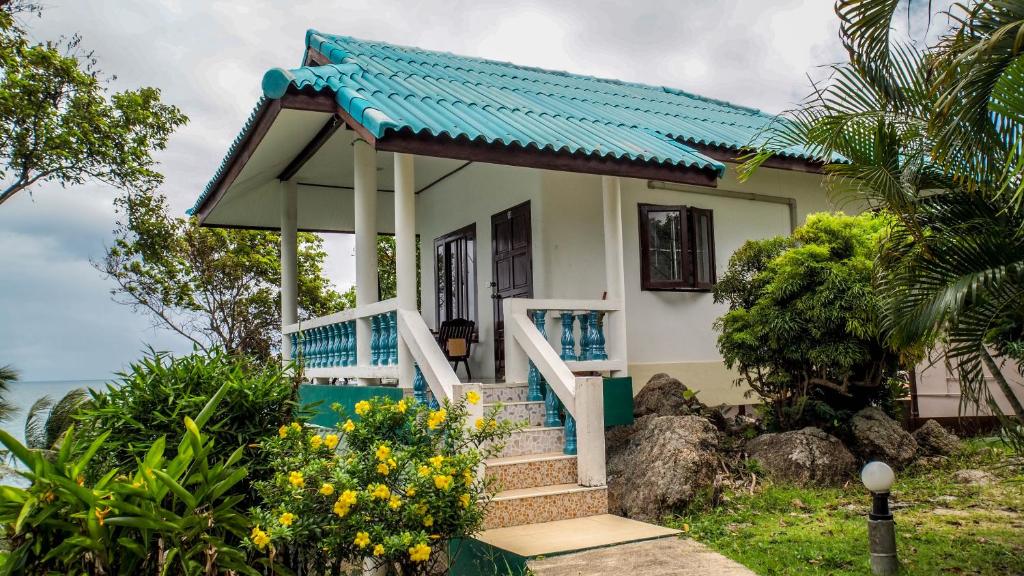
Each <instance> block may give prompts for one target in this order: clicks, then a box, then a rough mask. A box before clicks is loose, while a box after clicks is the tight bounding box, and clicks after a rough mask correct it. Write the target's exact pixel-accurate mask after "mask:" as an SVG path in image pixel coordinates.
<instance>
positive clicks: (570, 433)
mask: <svg viewBox="0 0 1024 576" xmlns="http://www.w3.org/2000/svg"><path fill="white" fill-rule="evenodd" d="M562 452H564V453H565V454H569V455H574V454H576V419H575V418H573V417H572V414H569V413H568V412H566V414H565V449H564V450H562Z"/></svg>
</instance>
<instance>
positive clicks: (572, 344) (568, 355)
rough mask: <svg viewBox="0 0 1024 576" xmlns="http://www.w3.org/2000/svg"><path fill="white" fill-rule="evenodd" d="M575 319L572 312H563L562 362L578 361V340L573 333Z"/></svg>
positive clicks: (561, 317)
mask: <svg viewBox="0 0 1024 576" xmlns="http://www.w3.org/2000/svg"><path fill="white" fill-rule="evenodd" d="M574 318H575V317H574V316H573V314H572V311H571V310H565V311H563V312H562V315H561V316H560V319H561V321H562V354H561V357H562V360H567V361H570V362H571V361H573V360H576V358H577V356H576V338H575V336H573V333H572V323H573V319H574Z"/></svg>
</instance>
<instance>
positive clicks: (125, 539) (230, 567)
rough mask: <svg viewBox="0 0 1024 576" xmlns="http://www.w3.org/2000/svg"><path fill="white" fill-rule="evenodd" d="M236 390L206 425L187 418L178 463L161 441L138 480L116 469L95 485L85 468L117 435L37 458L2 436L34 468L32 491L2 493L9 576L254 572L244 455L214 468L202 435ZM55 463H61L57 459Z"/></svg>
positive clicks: (4, 567) (2, 557)
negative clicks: (243, 545) (244, 504)
mask: <svg viewBox="0 0 1024 576" xmlns="http://www.w3.org/2000/svg"><path fill="white" fill-rule="evenodd" d="M225 392H226V387H225V388H222V390H221V392H220V393H219V394H215V395H214V397H213V398H212V399H211V400H210V401H209V403H208V404H207V406H206V408H205V409H204V410H202V411H201V412H199V414H198V416H197V418H196V421H195V422H193V421H192V420H191V419H190V418H188V417H184V418H183V421H184V425H185V429H186V431H185V434H184V438H182V440H181V443H180V444H179V445H178V447H177V450H175V451H174V453H175V455H174V456H173V457H170V458H168V457H166V456H165V452H166V450H165V448H166V446H165V440H164V438H163V437H159V438H156V439H154V440H153V441H152V442H151V443H150V448H149V450H148V452H147V453H146V454H144V455H143V456H142V457H141V458H140V462H139V463H138V464H137V466H135V467H134V468H133V470H134V472H132V473H130V474H127V475H126V474H120V473H118V471H116V470H111V471H109V472H107V473H106V474H104V475H103V476H102V477H101V478H99V479H98V480H97V481H95V482H92V483H90V482H88V481H87V479H86V477H85V470H86V468H87V467H89V466H90V465H91V461H92V460H93V459H94V458H95V457H96V456H97V455H98V454H102V453H103V452H104V451H105V450H106V448H107V441H108V439H109V438H110V437H111V431H109V430H107V431H104V432H102V433H100V434H98V435H96V438H95V439H94V440H92V441H91V442H90V443H88V445H86V446H83V445H82V442H83V439H82V437H81V436H79V435H77V434H76V433H75V429H74V427H72V428H70V429H69V430H68V431H67V433H66V435H65V436H64V439H63V441H62V443H61V447H60V450H58V451H57V452H56V453H53V454H48V453H46V452H43V451H36V450H30V449H28V448H26V447H25V446H23V445H22V444H20V443H19V442H18V441H17V440H15V439H14V438H12V437H11V436H10V435H9V434H7V433H6V432H3V431H0V443H2V444H3V445H5V446H6V447H7V448H8V449H9V450H10V451H11V452H12V453H13V454H14V455H15V456H16V457H17V458H18V459H19V460H20V461H21V462H22V463H23V464H24V466H25V468H26V469H25V470H23V471H20V472H19V473H20V474H21V475H22V476H24V477H25V478H26V479H28V480H29V481H30V482H31V484H30V485H29V487H28V488H25V489H21V488H14V487H9V486H3V487H0V523H2V525H3V527H4V528H5V532H6V534H5V537H6V539H7V543H8V546H9V551H8V552H4V553H0V575H7V574H11V575H14V574H18V575H44V574H46V575H48V574H58V573H59V574H83V575H100V574H105V575H126V576H127V575H132V576H134V575H136V574H162V575H169V576H192V575H200V574H224V573H236V574H250V575H258V574H259V572H257V571H256V570H254V569H253V568H251V567H249V566H248V563H247V561H246V560H247V559H246V555H245V553H244V551H242V550H241V549H240V548H239V547H238V543H239V542H240V541H241V539H242V538H243V537H244V536H245V535H246V534H247V533H248V521H247V518H246V517H245V516H244V515H243V514H241V513H239V511H238V510H237V507H238V505H239V503H240V501H241V499H242V496H241V495H231V494H232V487H233V486H235V485H236V484H238V483H239V482H240V481H241V480H242V479H243V478H245V476H246V469H245V468H244V467H240V466H239V465H238V463H239V461H240V460H241V457H242V448H241V447H236V448H235V449H234V451H233V452H232V453H231V454H230V455H229V456H228V457H227V459H226V460H224V461H220V462H217V461H214V460H212V456H213V454H214V453H215V450H214V448H213V444H214V440H213V439H212V438H211V437H210V436H208V435H206V434H204V433H202V432H200V427H201V426H202V425H203V423H205V422H206V421H207V420H208V419H209V418H210V416H211V415H212V414H213V413H214V412H215V410H214V408H215V406H216V405H217V404H218V403H219V402H220V401H221V400H222V399H223V398H224V396H225ZM51 458H52V460H51Z"/></svg>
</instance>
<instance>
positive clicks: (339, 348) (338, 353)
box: [334, 322, 345, 366]
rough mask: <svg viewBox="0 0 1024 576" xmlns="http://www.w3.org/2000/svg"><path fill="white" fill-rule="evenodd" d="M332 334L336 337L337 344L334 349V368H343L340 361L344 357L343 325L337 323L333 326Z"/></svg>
mask: <svg viewBox="0 0 1024 576" xmlns="http://www.w3.org/2000/svg"><path fill="white" fill-rule="evenodd" d="M334 332H335V334H336V335H337V338H338V342H337V344H336V348H335V363H334V365H335V366H344V364H342V359H343V357H344V355H345V325H344V324H343V323H340V322H339V323H338V324H335V325H334Z"/></svg>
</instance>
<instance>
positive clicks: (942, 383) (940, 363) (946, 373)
mask: <svg viewBox="0 0 1024 576" xmlns="http://www.w3.org/2000/svg"><path fill="white" fill-rule="evenodd" d="M997 362H999V360H997ZM1000 372H1001V373H1002V375H1003V377H1004V378H1006V380H1007V382H1009V383H1010V389H1011V390H1012V391H1013V392H1014V394H1016V395H1017V398H1022V399H1024V378H1021V375H1020V372H1019V371H1018V369H1017V365H1016V364H1014V363H1013V362H1006V364H1005V365H1002V366H1001V370H1000ZM986 373H987V371H986ZM986 380H987V383H988V389H989V391H990V392H991V394H992V398H994V399H995V401H996V403H997V404H998V405H999V407H1000V409H1001V410H1002V411H1003V414H1012V413H1013V410H1012V409H1011V408H1010V403H1009V402H1008V401H1007V400H1006V396H1005V395H1004V394H1003V391H1002V390H1001V389H1000V388H999V385H998V384H996V383H995V380H993V379H992V378H991V377H988V378H986ZM960 401H961V396H960V380H959V378H958V377H957V375H956V372H955V371H950V370H949V369H948V368H947V367H946V363H945V362H944V359H943V358H942V357H938V358H936V359H934V361H932V360H928V361H925V362H922V363H921V364H920V365H919V366H918V367H917V411H918V414H920V416H921V417H922V418H955V417H957V416H978V415H980V416H991V415H992V414H991V410H989V408H988V406H980V407H978V408H973V407H967V408H966V409H965V410H964V411H963V413H961V412H960Z"/></svg>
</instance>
